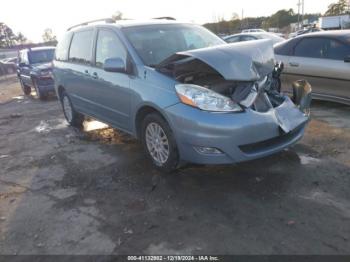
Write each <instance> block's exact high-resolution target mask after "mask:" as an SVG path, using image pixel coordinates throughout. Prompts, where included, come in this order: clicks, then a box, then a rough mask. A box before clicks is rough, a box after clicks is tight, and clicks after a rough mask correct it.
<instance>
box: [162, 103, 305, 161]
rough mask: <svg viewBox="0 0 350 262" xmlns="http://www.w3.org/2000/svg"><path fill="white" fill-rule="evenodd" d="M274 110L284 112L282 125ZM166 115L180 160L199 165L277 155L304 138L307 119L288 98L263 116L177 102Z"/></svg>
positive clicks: (169, 108)
mask: <svg viewBox="0 0 350 262" xmlns="http://www.w3.org/2000/svg"><path fill="white" fill-rule="evenodd" d="M277 111H283V114H284V115H283V117H282V118H283V119H284V123H281V117H278V115H277V114H276V112H277ZM166 114H167V116H168V118H169V122H170V125H171V128H172V130H173V132H174V134H175V138H176V141H177V145H178V148H179V152H180V157H181V159H182V160H185V161H188V162H192V163H198V164H229V163H238V162H243V161H249V160H253V159H256V158H261V157H265V156H268V155H271V154H274V153H277V152H279V151H281V150H283V149H285V148H287V147H289V146H291V145H293V144H295V143H296V142H297V141H298V140H300V139H301V138H302V137H303V135H304V131H305V126H306V123H307V122H308V120H309V118H308V117H307V116H305V115H304V114H303V113H302V112H301V111H299V109H298V108H297V107H296V106H295V105H294V104H293V103H292V102H291V101H290V100H289V98H286V100H285V102H284V103H283V104H281V105H280V106H279V107H277V108H273V109H271V110H269V111H268V112H266V113H260V112H256V111H254V110H251V109H247V110H246V111H244V112H242V113H213V112H206V111H202V110H199V109H196V108H192V107H189V106H187V105H184V104H181V103H180V104H176V105H173V106H171V107H168V108H167V109H166ZM286 126H289V127H292V128H291V129H289V130H286ZM195 147H209V148H216V149H219V150H220V151H221V152H222V154H202V153H199V152H198V150H196V149H195Z"/></svg>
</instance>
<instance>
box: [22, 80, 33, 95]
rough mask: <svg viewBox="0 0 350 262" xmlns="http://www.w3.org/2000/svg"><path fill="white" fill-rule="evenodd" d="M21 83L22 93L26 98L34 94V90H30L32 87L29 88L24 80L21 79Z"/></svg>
mask: <svg viewBox="0 0 350 262" xmlns="http://www.w3.org/2000/svg"><path fill="white" fill-rule="evenodd" d="M19 83H20V85H21V88H22V91H23V93H24V94H25V95H26V96H29V95H30V93H31V92H32V89H31V88H30V86H27V85H25V84H24V83H23V81H22V79H21V78H19Z"/></svg>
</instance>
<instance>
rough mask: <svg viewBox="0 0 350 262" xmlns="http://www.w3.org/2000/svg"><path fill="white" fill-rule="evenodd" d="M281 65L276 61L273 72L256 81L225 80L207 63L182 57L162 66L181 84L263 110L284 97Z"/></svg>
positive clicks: (163, 69)
mask: <svg viewBox="0 0 350 262" xmlns="http://www.w3.org/2000/svg"><path fill="white" fill-rule="evenodd" d="M282 70H283V64H276V65H275V67H274V69H273V71H272V72H271V73H270V74H268V75H267V76H264V77H263V78H262V79H260V80H257V81H235V80H226V79H225V78H224V77H223V76H222V75H221V74H220V73H218V72H217V71H216V70H215V69H213V68H211V67H210V66H209V65H207V64H206V63H204V62H202V61H200V60H198V59H194V58H184V59H180V60H179V61H176V62H175V63H170V64H168V65H167V66H165V67H162V68H161V71H162V72H163V73H166V74H168V75H170V76H171V77H173V78H174V79H176V80H177V81H179V82H180V83H183V84H194V85H198V86H202V87H205V88H208V89H210V90H213V91H215V92H217V93H219V94H222V95H224V96H227V97H229V98H231V99H232V100H233V101H234V102H236V103H238V104H240V105H241V106H243V107H246V108H252V109H254V110H256V111H258V112H266V111H268V110H269V109H270V108H272V107H277V106H279V105H281V104H282V103H283V101H284V100H285V98H284V96H283V95H281V94H280V74H281V72H282Z"/></svg>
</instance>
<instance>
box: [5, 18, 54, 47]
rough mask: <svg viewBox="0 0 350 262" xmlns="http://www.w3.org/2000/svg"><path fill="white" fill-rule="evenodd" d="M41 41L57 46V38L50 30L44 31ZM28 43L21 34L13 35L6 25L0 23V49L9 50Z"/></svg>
mask: <svg viewBox="0 0 350 262" xmlns="http://www.w3.org/2000/svg"><path fill="white" fill-rule="evenodd" d="M42 39H43V42H45V43H46V42H50V43H51V44H53V45H56V44H57V38H56V36H55V35H54V33H53V32H52V29H50V28H47V29H45V30H44V33H43V35H42ZM28 43H30V41H29V40H28V39H27V38H26V37H25V36H24V35H23V34H22V33H21V32H18V33H17V34H15V33H14V32H13V30H12V29H11V28H10V27H9V26H8V25H6V24H5V23H3V22H0V48H11V47H13V46H17V45H24V44H28Z"/></svg>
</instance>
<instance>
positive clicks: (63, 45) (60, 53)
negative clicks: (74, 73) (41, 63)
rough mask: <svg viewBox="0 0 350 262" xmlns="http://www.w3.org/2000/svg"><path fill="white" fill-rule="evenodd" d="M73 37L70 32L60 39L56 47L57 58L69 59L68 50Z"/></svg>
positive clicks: (61, 59)
mask: <svg viewBox="0 0 350 262" xmlns="http://www.w3.org/2000/svg"><path fill="white" fill-rule="evenodd" d="M71 38H72V33H71V32H69V33H67V34H65V35H64V37H63V38H62V40H61V41H59V43H58V45H57V48H56V60H58V61H67V60H68V50H69V44H70V40H71Z"/></svg>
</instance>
